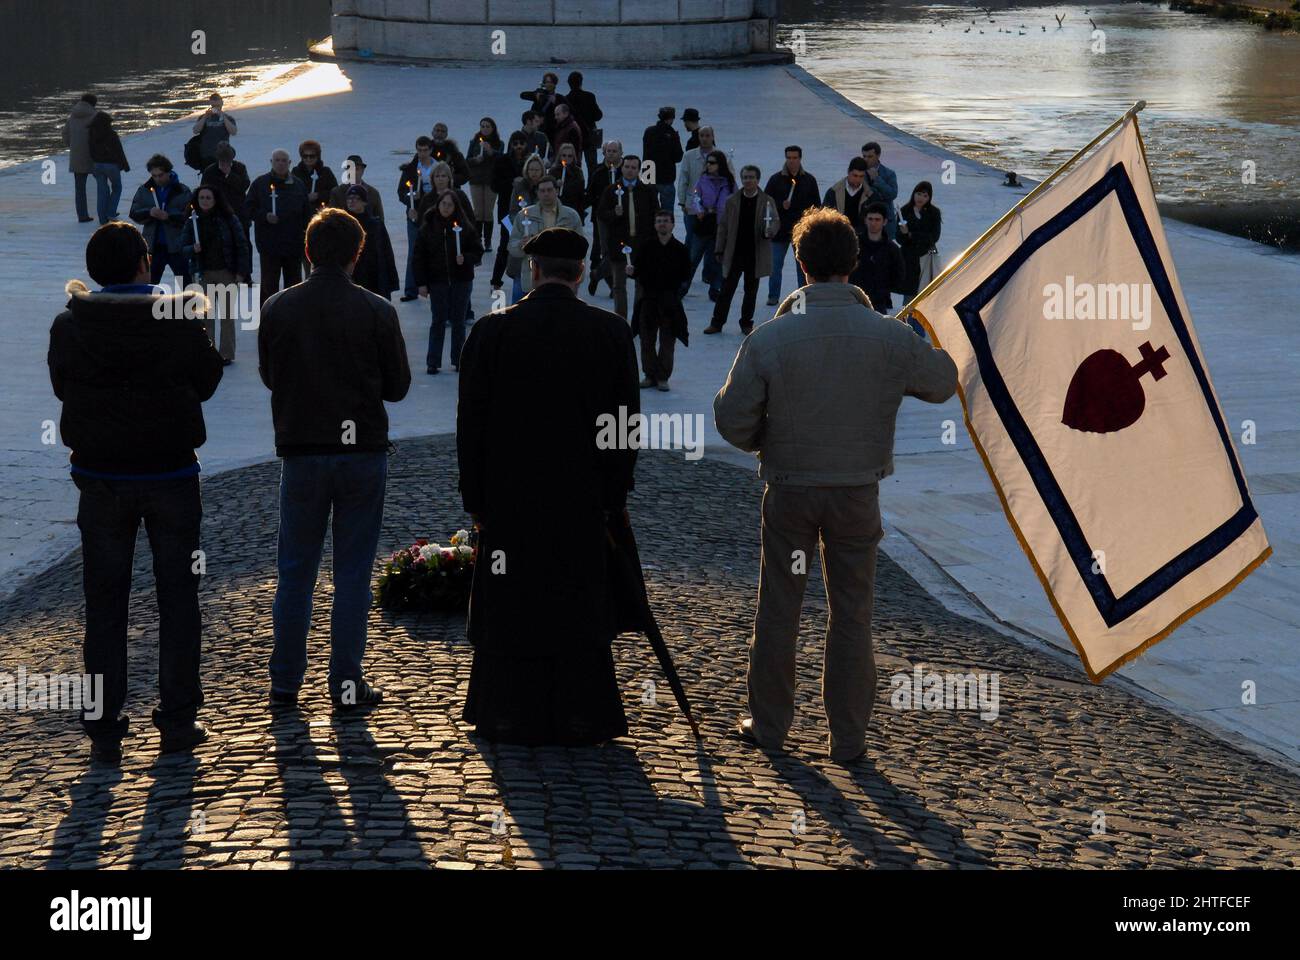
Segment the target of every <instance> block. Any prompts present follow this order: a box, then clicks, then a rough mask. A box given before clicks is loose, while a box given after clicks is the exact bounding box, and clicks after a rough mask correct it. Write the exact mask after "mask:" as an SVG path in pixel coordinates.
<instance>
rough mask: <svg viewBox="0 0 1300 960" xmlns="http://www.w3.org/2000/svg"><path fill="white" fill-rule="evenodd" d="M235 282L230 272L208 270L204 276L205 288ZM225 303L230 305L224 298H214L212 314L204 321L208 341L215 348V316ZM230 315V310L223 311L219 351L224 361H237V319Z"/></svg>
mask: <svg viewBox="0 0 1300 960" xmlns="http://www.w3.org/2000/svg"><path fill="white" fill-rule="evenodd" d="M234 282H235V275H234V274H233V273H231V272H230V271H229V270H207V271H204V274H203V286H204V287H205V288H206V287H207V285H208V284H210V283H213V284H215V283H234ZM223 301H226V302H227V304H228V303H229V301H228V300H226V298H223V297H215V298H213V305H212V312H211V313H210V314H209V315H208V318H207V320H205V321H204V324H205V325H206V326H207V328H208V339H209V340H211V341H212V345H213V346H214V347H215V346H216V345H217V318H216V316H215V315H214V314H216V312H217V307H218V306H220V305H221V303H222V302H223ZM228 314H229V311H228V310H224V311H221V346H220V347H218V348H217V349H218V352H219V353H220V354H221V359H222V360H234V359H235V318H234V317H232V316H228Z"/></svg>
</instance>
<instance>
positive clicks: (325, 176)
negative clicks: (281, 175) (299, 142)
mask: <svg viewBox="0 0 1300 960" xmlns="http://www.w3.org/2000/svg"><path fill="white" fill-rule="evenodd" d="M292 172H293V175H294V176H295V177H297V178H298V179H299V180H301V181H302V183H303V186H305V187H306V188H307V192H308V193H311V192H312V189H311V175H312V173H313V172H314V173H315V174H316V199H315V200H309V201H307V219H308V220H310V219H311V218H312V217H313V216H315V214H316V212H317V211H318V210H320V208H321V207H324V206H328V205H329V202H330V191H332V190H333V189H334V188H335V187H337V186H338V185H339V180H338V177H336V176H334V171H333V170H331V169H330V168H329V167H327V166H325V164H323V163H318V164H316V166H315V167H313V168H312V169H311V170H308V169H307V165H306V164H305V163H302V162H299V164H298V165H297V166H296V167H294V168H293V171H292Z"/></svg>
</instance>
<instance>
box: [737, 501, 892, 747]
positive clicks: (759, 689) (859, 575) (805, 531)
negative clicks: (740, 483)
mask: <svg viewBox="0 0 1300 960" xmlns="http://www.w3.org/2000/svg"><path fill="white" fill-rule="evenodd" d="M762 537H763V557H762V562H761V567H760V571H759V585H758V612H757V613H756V615H755V617H754V637H753V641H752V642H751V644H750V648H749V709H750V713H751V716H752V717H753V720H754V734H755V736H756V737H757V738H758V741H759V743H761V744H762V745H763V746H766V747H770V748H774V749H779V748H780V747H781V746H782V744H783V743H784V742H785V738H786V734H787V733H788V732H789V730H790V725H791V723H793V721H794V694H795V643H796V640H797V638H798V635H799V614H800V611H801V608H802V606H803V593H804V586H805V585H806V584H807V582H808V572H807V571H808V567H809V565H810V564H811V562H812V558H813V555H814V551H815V550H816V549H817V544H818V540H819V538H820V541H821V552H822V556H821V561H822V578H823V580H825V582H826V599H827V602H828V603H829V605H830V617H829V618H828V621H827V627H826V658H825V662H824V664H823V667H822V701H823V705H824V708H825V711H826V722H827V725H828V726H829V727H830V740H829V743H830V754H831V759H832V760H837V761H845V760H851V759H853V758H854V757H856V756H857V755H858V754H859V753H861V752H862V750H863V749H864V747H865V746H866V735H867V724H868V723H869V722H870V720H871V709H872V707H873V706H874V705H875V698H876V660H875V656H874V654H873V653H872V650H871V609H872V605H873V603H874V601H875V581H876V547H877V545H878V544H879V543H880V538H881V526H880V498H879V486H878V484H874V483H872V484H867V485H865V486H860V487H792V486H781V485H777V484H768V486H767V489H766V490H765V491H764V493H763V534H762Z"/></svg>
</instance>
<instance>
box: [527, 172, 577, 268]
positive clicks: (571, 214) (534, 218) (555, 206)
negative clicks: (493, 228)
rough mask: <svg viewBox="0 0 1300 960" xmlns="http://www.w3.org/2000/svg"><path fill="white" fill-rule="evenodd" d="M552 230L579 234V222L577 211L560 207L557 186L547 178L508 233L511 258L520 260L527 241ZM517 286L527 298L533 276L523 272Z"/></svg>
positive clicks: (545, 177)
mask: <svg viewBox="0 0 1300 960" xmlns="http://www.w3.org/2000/svg"><path fill="white" fill-rule="evenodd" d="M551 227H563V228H564V229H566V230H572V231H574V232H575V233H581V232H582V218H581V217H580V216H579V215H578V211H577V210H574V209H573V208H572V207H566V206H564V204H562V203H560V192H559V185H558V184H557V183H556V182H555V177H553V176H550V175H549V174H548V175H547V176H544V177H542V179H541V180H539V181H538V182H537V202H536V203H534V204H532V205H530V206H527V207H524V209H523V210H521V211H520V212H519V214H518V215H517V216H516V217H515V220H514V230H512V231H511V233H510V255H511V256H512V257H518V258H520V260H522V259H523V257H524V243H525V242H526V241H527V240H528V238H529V237H535V236H537V234H539V233H541V232H542V231H543V230H549V229H550V228H551ZM519 283H520V287H521V289H522V291H523V293H525V294H527V293H528V292H529V291H531V290H532V289H533V278H532V274H530V273H529V272H528V271H527V270H522V271H521V275H520V279H519Z"/></svg>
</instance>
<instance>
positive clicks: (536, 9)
mask: <svg viewBox="0 0 1300 960" xmlns="http://www.w3.org/2000/svg"><path fill="white" fill-rule="evenodd" d="M488 22H489V23H491V24H494V25H496V24H509V23H554V22H555V4H554V2H553V0H488Z"/></svg>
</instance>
